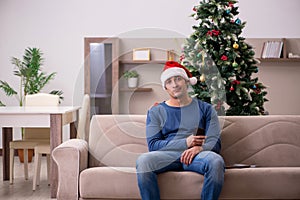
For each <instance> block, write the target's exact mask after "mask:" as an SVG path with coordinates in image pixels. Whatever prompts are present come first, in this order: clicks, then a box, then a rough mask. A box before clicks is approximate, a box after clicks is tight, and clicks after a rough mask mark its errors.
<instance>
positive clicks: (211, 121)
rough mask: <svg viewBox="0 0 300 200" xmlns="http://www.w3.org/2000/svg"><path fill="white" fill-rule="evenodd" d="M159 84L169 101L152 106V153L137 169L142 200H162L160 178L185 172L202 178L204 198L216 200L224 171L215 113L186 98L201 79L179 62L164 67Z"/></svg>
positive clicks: (149, 136)
mask: <svg viewBox="0 0 300 200" xmlns="http://www.w3.org/2000/svg"><path fill="white" fill-rule="evenodd" d="M161 82H162V85H163V88H164V89H165V90H166V92H167V93H168V94H169V96H170V99H169V100H167V101H164V102H162V103H160V104H158V105H156V106H153V107H152V108H151V109H150V110H149V111H148V114H147V126H146V135H147V143H148V148H149V152H147V153H144V154H142V155H141V156H140V157H139V158H138V159H137V164H136V168H137V179H138V186H139V189H140V194H141V197H142V199H143V200H159V199H160V193H159V188H158V183H157V175H158V174H159V173H163V172H166V171H182V170H184V171H192V172H196V173H199V174H202V175H204V185H203V190H202V192H201V194H199V196H201V199H204V200H214V199H218V197H219V195H220V193H221V189H222V186H223V182H224V171H225V167H224V161H223V158H222V157H221V156H220V155H219V152H220V149H221V142H220V132H221V131H220V125H219V121H218V116H217V113H216V111H215V110H214V109H213V107H212V106H211V105H210V104H208V103H205V102H203V101H200V100H198V99H194V98H191V97H190V96H189V95H188V87H189V84H192V85H194V84H196V83H197V79H195V77H192V74H191V73H190V72H189V71H188V70H187V69H186V68H185V67H184V66H182V65H180V64H179V63H177V62H174V61H169V62H167V63H166V65H165V67H164V71H163V72H162V74H161ZM197 130H200V131H198V132H200V134H201V132H202V134H203V135H198V134H197ZM201 130H202V131H201Z"/></svg>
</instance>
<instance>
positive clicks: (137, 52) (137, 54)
mask: <svg viewBox="0 0 300 200" xmlns="http://www.w3.org/2000/svg"><path fill="white" fill-rule="evenodd" d="M132 60H134V61H149V60H150V49H149V48H136V49H133V52H132Z"/></svg>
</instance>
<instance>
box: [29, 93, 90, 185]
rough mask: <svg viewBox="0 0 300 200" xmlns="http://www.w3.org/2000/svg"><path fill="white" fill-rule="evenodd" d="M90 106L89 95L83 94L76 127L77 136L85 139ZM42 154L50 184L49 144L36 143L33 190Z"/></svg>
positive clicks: (38, 175) (36, 181) (39, 170)
mask: <svg viewBox="0 0 300 200" xmlns="http://www.w3.org/2000/svg"><path fill="white" fill-rule="evenodd" d="M89 107H90V96H89V95H87V94H86V95H84V97H83V102H82V106H81V109H80V116H79V120H78V127H77V138H80V139H84V140H87V136H86V133H87V132H86V124H87V123H86V122H87V119H88V116H87V114H88V110H89ZM42 154H46V155H47V180H48V184H50V181H49V170H50V166H49V163H50V162H49V161H50V154H51V150H50V144H38V145H36V146H35V148H34V155H35V156H34V176H33V185H32V190H33V191H35V189H36V186H37V185H39V183H40V172H41V156H42Z"/></svg>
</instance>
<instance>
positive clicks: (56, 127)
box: [50, 114, 63, 198]
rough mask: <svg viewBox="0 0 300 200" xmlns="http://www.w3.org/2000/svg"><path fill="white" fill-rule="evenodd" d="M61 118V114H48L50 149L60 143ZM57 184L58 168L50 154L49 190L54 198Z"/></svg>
mask: <svg viewBox="0 0 300 200" xmlns="http://www.w3.org/2000/svg"><path fill="white" fill-rule="evenodd" d="M62 129H63V120H62V115H61V114H51V115H50V149H51V152H52V150H53V149H54V148H55V147H57V146H58V145H60V144H61V143H62V132H63V131H62ZM57 184H58V169H57V165H56V163H55V162H54V161H53V159H52V156H51V159H50V190H51V198H56V192H57Z"/></svg>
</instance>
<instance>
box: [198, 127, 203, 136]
mask: <svg viewBox="0 0 300 200" xmlns="http://www.w3.org/2000/svg"><path fill="white" fill-rule="evenodd" d="M196 135H197V136H198V135H205V130H204V129H203V128H198V129H197V132H196Z"/></svg>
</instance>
